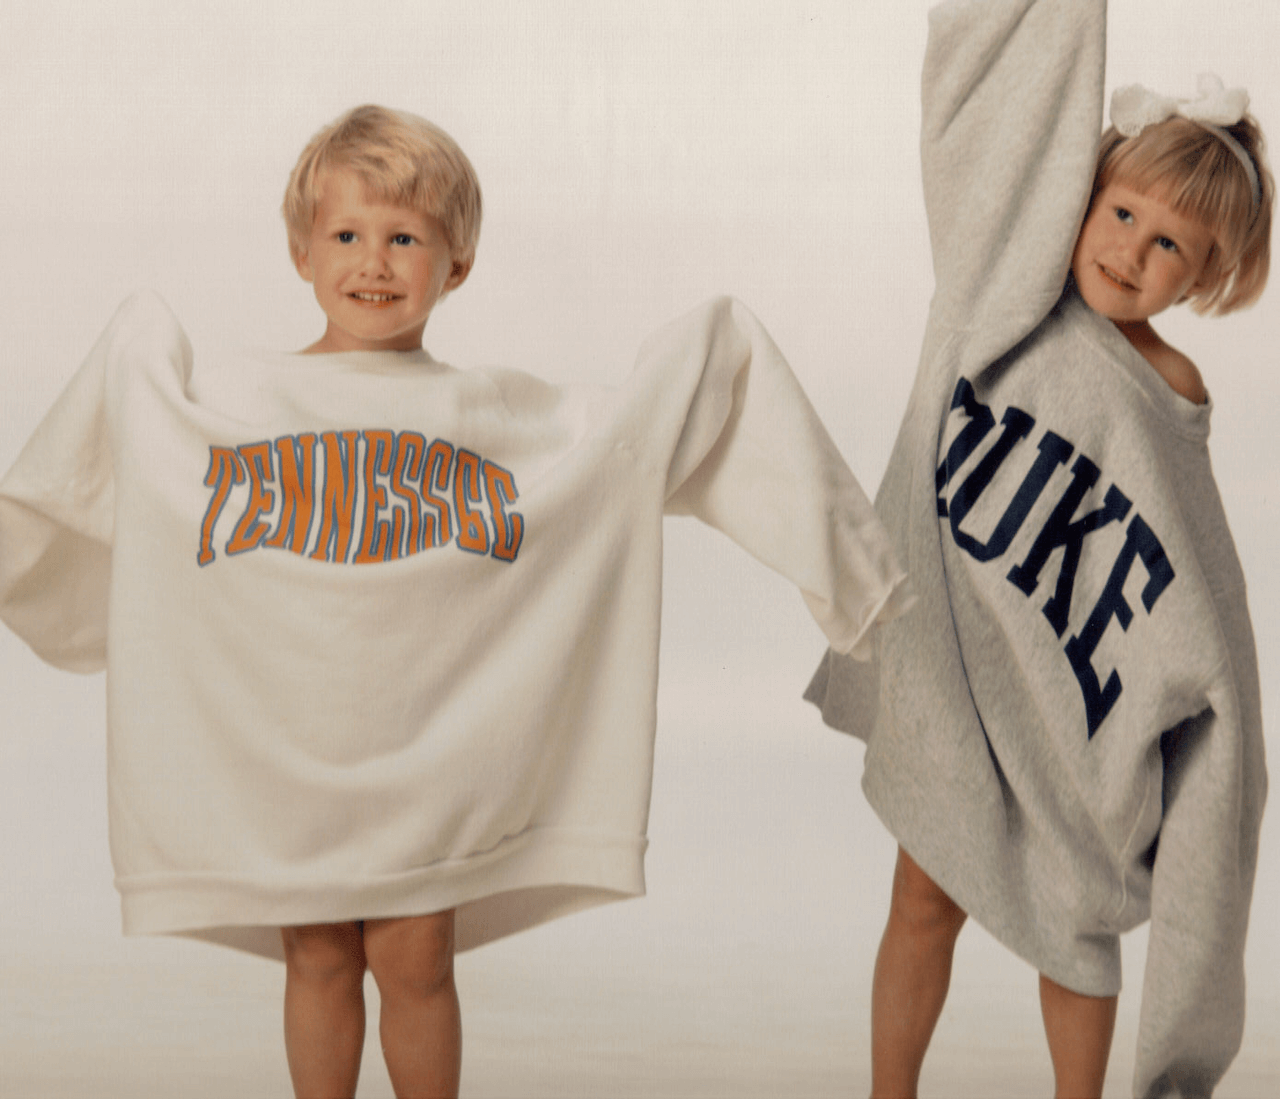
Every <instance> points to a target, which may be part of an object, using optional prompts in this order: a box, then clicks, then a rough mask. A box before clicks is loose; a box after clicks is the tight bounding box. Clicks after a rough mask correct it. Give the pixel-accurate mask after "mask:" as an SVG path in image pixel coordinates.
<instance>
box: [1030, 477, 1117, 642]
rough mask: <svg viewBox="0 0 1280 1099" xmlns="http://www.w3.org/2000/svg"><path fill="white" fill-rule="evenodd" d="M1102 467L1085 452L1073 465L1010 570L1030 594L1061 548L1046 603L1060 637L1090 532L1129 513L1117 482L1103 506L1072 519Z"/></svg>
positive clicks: (1045, 609) (1096, 479)
mask: <svg viewBox="0 0 1280 1099" xmlns="http://www.w3.org/2000/svg"><path fill="white" fill-rule="evenodd" d="M1100 472H1101V471H1100V470H1099V469H1098V467H1097V466H1095V465H1094V464H1093V463H1092V462H1091V461H1089V459H1088V458H1086V457H1085V456H1084V455H1083V454H1081V455H1080V457H1079V458H1077V459H1076V464H1075V465H1074V466H1072V467H1071V473H1072V481H1071V484H1070V485H1068V486H1067V489H1066V491H1065V492H1064V493H1063V494H1062V499H1061V500H1059V501H1058V505H1057V507H1055V508H1054V509H1053V512H1052V514H1051V515H1050V516H1049V518H1048V521H1047V522H1046V523H1045V525H1044V528H1043V529H1042V530H1041V531H1040V533H1039V534H1038V535H1037V536H1036V540H1035V542H1034V543H1032V546H1031V550H1030V552H1029V553H1028V554H1027V559H1026V560H1025V561H1023V562H1022V564H1021V565H1015V566H1014V567H1013V568H1012V569H1011V570H1010V571H1009V580H1010V582H1011V583H1012V584H1013V585H1014V587H1016V588H1017V589H1018V590H1019V591H1021V592H1022V593H1023V594H1024V595H1031V593H1032V592H1034V591H1035V590H1036V585H1037V584H1038V583H1039V582H1040V570H1041V569H1043V568H1044V566H1045V563H1046V562H1047V561H1048V560H1049V555H1050V554H1051V553H1052V552H1053V551H1054V550H1055V549H1058V548H1059V547H1061V548H1062V565H1061V566H1060V568H1059V571H1058V584H1057V588H1056V590H1055V591H1054V594H1053V597H1052V598H1051V599H1050V600H1049V602H1047V603H1046V604H1045V605H1044V616H1045V618H1047V619H1048V620H1049V624H1050V625H1051V626H1052V627H1053V632H1054V633H1055V634H1057V635H1058V636H1059V637H1061V636H1062V635H1063V633H1064V632H1065V631H1066V628H1067V616H1068V615H1069V614H1070V613H1071V593H1072V590H1073V589H1074V588H1075V582H1076V570H1077V569H1078V568H1079V567H1080V551H1081V549H1082V548H1083V546H1084V540H1085V538H1086V537H1088V536H1089V535H1090V534H1093V533H1094V532H1095V531H1098V530H1100V529H1101V528H1103V527H1105V526H1106V525H1107V524H1108V523H1116V522H1119V521H1120V520H1121V519H1123V518H1124V517H1125V516H1126V515H1128V514H1129V508H1130V506H1131V504H1130V501H1129V498H1128V497H1127V496H1125V494H1124V493H1123V492H1121V491H1120V490H1119V489H1118V488H1116V486H1115V485H1112V486H1111V487H1110V488H1108V489H1107V494H1106V497H1105V499H1104V500H1103V503H1102V507H1100V508H1097V509H1096V510H1094V511H1091V512H1089V513H1088V514H1087V515H1083V516H1081V517H1080V518H1079V519H1077V520H1075V521H1074V522H1073V521H1072V519H1071V517H1072V516H1073V515H1074V514H1075V512H1076V508H1077V507H1079V506H1080V501H1081V500H1083V499H1084V496H1085V493H1087V492H1088V491H1089V490H1090V489H1091V488H1092V487H1093V486H1094V485H1095V484H1097V481H1098V476H1099V474H1100Z"/></svg>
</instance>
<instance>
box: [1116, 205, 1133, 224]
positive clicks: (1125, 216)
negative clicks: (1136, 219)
mask: <svg viewBox="0 0 1280 1099" xmlns="http://www.w3.org/2000/svg"><path fill="white" fill-rule="evenodd" d="M1116 217H1118V218H1119V219H1120V220H1121V221H1132V220H1133V215H1132V214H1131V213H1129V211H1128V210H1126V209H1125V208H1124V207H1123V206H1117V207H1116Z"/></svg>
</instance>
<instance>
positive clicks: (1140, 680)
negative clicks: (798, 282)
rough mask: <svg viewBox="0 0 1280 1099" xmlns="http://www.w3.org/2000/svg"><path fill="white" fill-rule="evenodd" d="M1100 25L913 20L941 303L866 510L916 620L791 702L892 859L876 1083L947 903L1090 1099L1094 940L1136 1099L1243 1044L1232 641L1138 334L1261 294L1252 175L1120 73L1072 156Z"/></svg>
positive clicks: (1240, 800)
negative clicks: (1030, 997) (1143, 935)
mask: <svg viewBox="0 0 1280 1099" xmlns="http://www.w3.org/2000/svg"><path fill="white" fill-rule="evenodd" d="M1105 22H1106V11H1105V2H1104V0H1089V2H1083V0H990V2H986V3H974V2H972V0H968V2H963V3H948V4H944V5H942V6H941V7H939V8H937V9H935V11H934V12H933V13H932V16H931V23H930V43H929V48H928V52H927V55H926V59H925V78H924V115H923V139H922V149H923V169H924V185H925V198H926V205H927V207H928V212H929V220H930V229H931V237H932V244H933V253H934V266H935V273H936V276H937V292H936V295H935V297H934V300H933V303H932V307H931V313H930V320H929V325H928V329H927V332H926V335H925V341H924V350H923V355H922V360H921V365H920V369H919V374H918V377H917V380H916V383H915V387H914V391H913V394H912V397H911V401H910V404H909V406H908V409H907V413H906V417H905V419H904V422H903V425H902V428H901V431H900V433H899V436H898V440H897V443H896V445H895V449H894V452H893V455H892V458H891V461H890V466H889V470H888V472H887V474H886V476H885V479H884V482H883V484H882V486H881V490H880V494H879V498H878V501H877V506H878V508H879V510H880V513H881V515H882V516H883V517H885V519H886V522H887V524H888V526H889V527H890V530H891V533H892V534H893V535H894V537H895V539H896V542H897V545H898V547H899V550H900V551H901V552H902V553H903V554H904V556H905V559H906V563H907V567H908V570H909V571H910V573H911V574H912V576H913V582H914V584H915V586H916V588H917V590H918V591H919V593H920V594H921V605H920V607H919V608H918V609H917V611H916V612H915V613H914V614H911V615H908V616H907V617H906V618H904V619H902V620H901V621H900V622H898V623H896V624H894V625H893V626H890V627H889V628H888V629H887V630H886V631H885V632H884V634H883V635H882V637H881V638H880V639H879V642H878V657H879V659H878V662H877V665H876V669H877V672H878V675H877V674H873V673H868V672H867V671H865V670H864V671H858V670H855V668H854V667H853V666H852V665H850V664H848V663H847V662H845V661H843V660H842V659H839V658H837V657H835V656H834V655H833V654H828V657H827V658H826V660H825V661H824V663H823V665H822V666H821V667H820V668H819V671H818V674H817V675H816V676H815V679H814V682H813V683H812V685H811V687H810V691H809V695H808V697H809V698H810V699H811V700H813V701H815V702H817V703H818V704H819V705H821V706H822V708H823V713H824V717H825V718H826V720H827V721H828V722H830V723H831V724H833V725H836V726H837V727H839V728H843V729H846V730H848V731H851V732H854V733H856V734H857V735H859V736H861V737H863V738H864V739H866V740H867V742H868V749H867V756H866V772H865V776H864V779H863V787H864V790H865V792H866V794H867V797H868V799H869V800H870V802H871V804H872V806H873V807H874V808H875V809H876V811H877V813H879V815H880V816H881V818H882V819H883V820H884V822H885V824H886V825H887V826H888V827H889V829H890V831H891V832H892V833H893V834H894V836H895V837H896V838H897V839H898V841H899V844H900V848H899V857H898V865H897V869H896V873H895V877H894V887H893V896H892V901H891V906H890V914H889V920H888V925H887V928H886V930H885V934H884V938H883V941H882V943H881V949H880V954H879V956H878V959H877V967H876V974H875V984H874V989H873V998H872V1092H873V1095H882V1096H888V1095H894V1096H903V1095H914V1094H915V1090H916V1087H917V1080H918V1077H919V1072H920V1067H921V1063H922V1061H923V1058H924V1054H925V1050H926V1047H927V1045H928V1043H929V1040H930V1037H931V1035H932V1032H933V1028H934V1025H935V1023H936V1022H937V1019H938V1016H939V1013H940V1012H941V1009H942V1005H943V1001H944V999H945V996H946V992H947V985H948V980H949V976H950V967H951V958H952V950H953V947H954V944H955V941H956V936H957V935H958V933H959V931H960V928H961V926H962V925H963V923H964V922H965V919H966V916H967V915H969V914H972V915H973V916H974V917H975V918H976V919H977V920H978V921H979V922H980V923H981V924H983V926H985V927H986V928H987V929H988V930H990V931H991V932H992V933H993V934H994V935H995V936H996V937H997V938H998V939H999V940H1000V941H1002V942H1003V943H1004V944H1005V945H1007V946H1008V947H1009V948H1010V949H1012V950H1014V951H1015V952H1016V953H1018V954H1020V955H1021V956H1022V957H1024V958H1026V959H1027V960H1028V961H1030V962H1031V963H1032V964H1033V965H1034V966H1035V967H1036V968H1037V969H1038V970H1039V971H1040V974H1041V979H1040V984H1041V1003H1042V1008H1043V1014H1044V1021H1045V1029H1046V1033H1047V1036H1048V1040H1049V1048H1050V1054H1051V1057H1052V1060H1053V1065H1054V1073H1055V1078H1056V1086H1057V1092H1058V1095H1059V1096H1065V1095H1072V1096H1082V1095H1097V1094H1100V1092H1101V1089H1102V1084H1103V1078H1104V1075H1105V1069H1106V1061H1107V1057H1108V1053H1109V1048H1110V1043H1111V1034H1112V1026H1113V1023H1114V1018H1115V1005H1116V994H1117V992H1118V990H1119V987H1120V958H1119V934H1120V933H1121V932H1123V931H1125V930H1127V929H1129V928H1132V927H1133V926H1135V925H1136V924H1138V923H1140V922H1141V921H1143V920H1145V919H1147V918H1150V919H1151V924H1152V927H1151V938H1150V948H1149V954H1148V963H1147V972H1146V988H1145V991H1144V996H1143V1005H1142V1016H1141V1022H1140V1033H1139V1049H1138V1056H1137V1066H1136V1077H1135V1082H1134V1089H1135V1094H1138V1095H1142V1096H1148V1095H1150V1096H1155V1095H1207V1094H1209V1093H1210V1092H1211V1091H1212V1089H1213V1087H1214V1086H1215V1084H1216V1082H1217V1081H1218V1080H1219V1079H1220V1078H1221V1076H1222V1074H1223V1072H1224V1071H1225V1070H1226V1068H1227V1066H1228V1065H1229V1063H1230V1062H1231V1059H1232V1057H1233V1056H1234V1054H1235V1052H1236V1050H1237V1049H1238V1047H1239V1042H1240V1035H1241V1030H1242V1026H1243V1013H1244V983H1243V981H1244V978H1243V950H1244V939H1245V928H1246V924H1247V919H1248V910H1249V901H1250V895H1251V891H1252V885H1253V874H1254V866H1255V859H1256V850H1257V837H1258V828H1259V819H1260V816H1261V812H1262V805H1263V800H1264V797H1265V786H1266V779H1265V768H1264V761H1263V741H1262V730H1261V717H1260V703H1259V697H1258V681H1257V669H1256V660H1255V654H1254V645H1253V636H1252V632H1251V628H1250V624H1249V616H1248V610H1247V606H1246V600H1245V588H1244V580H1243V577H1242V575H1241V571H1240V565H1239V562H1238V561H1237V558H1236V555H1235V551H1234V548H1233V545H1232V542H1231V538H1230V535H1229V532H1228V530H1227V524H1226V519H1225V516H1224V514H1223V510H1222V504H1221V501H1220V499H1219V496H1218V492H1217V489H1216V486H1215V484H1214V481H1213V476H1212V471H1211V469H1210V464H1209V456H1208V451H1207V449H1206V440H1207V436H1208V430H1209V415H1210V411H1211V406H1210V404H1209V402H1208V396H1207V393H1206V390H1205V387H1204V383H1203V381H1202V380H1201V377H1200V374H1199V371H1198V370H1197V368H1196V366H1195V365H1194V364H1193V363H1192V362H1191V361H1190V360H1189V359H1188V358H1187V357H1186V356H1185V355H1182V354H1181V353H1180V352H1178V351H1177V350H1175V349H1174V348H1172V347H1170V346H1169V345H1168V344H1166V343H1165V342H1164V341H1163V340H1162V339H1161V338H1160V337H1159V336H1158V335H1157V334H1156V332H1155V330H1154V329H1153V328H1152V326H1151V323H1150V320H1151V318H1152V317H1153V316H1155V315H1156V314H1158V313H1160V312H1161V311H1162V310H1164V309H1165V308H1167V307H1168V306H1170V305H1173V304H1175V303H1177V302H1180V301H1183V300H1190V301H1191V302H1192V304H1193V306H1194V307H1195V308H1197V309H1198V310H1200V311H1202V312H1218V313H1225V312H1228V311H1230V310H1232V309H1236V308H1239V307H1241V306H1244V305H1248V304H1249V303H1251V302H1252V301H1254V300H1255V299H1256V298H1257V297H1258V295H1259V294H1260V293H1261V291H1262V288H1263V285H1264V283H1265V280H1266V275H1267V267H1268V249H1269V237H1270V225H1271V206H1272V201H1273V185H1272V181H1271V177H1270V174H1269V172H1268V170H1267V167H1266V164H1265V161H1264V158H1263V151H1262V140H1261V136H1260V134H1259V131H1258V128H1257V126H1256V124H1255V123H1254V122H1253V120H1252V119H1250V118H1249V117H1248V116H1247V115H1246V114H1245V113H1244V111H1245V107H1246V105H1247V97H1246V96H1245V95H1244V94H1243V93H1241V92H1225V91H1223V90H1222V89H1221V85H1220V84H1217V83H1215V82H1213V81H1209V82H1207V83H1203V84H1202V88H1201V94H1200V97H1199V98H1198V99H1197V100H1195V101H1193V102H1190V103H1183V102H1180V101H1176V100H1168V99H1163V98H1161V97H1159V96H1156V95H1154V94H1152V93H1149V92H1145V91H1144V90H1142V89H1127V90H1125V91H1123V92H1122V93H1119V94H1118V95H1117V96H1116V98H1115V100H1114V103H1113V119H1114V122H1115V126H1114V128H1113V129H1111V130H1109V131H1108V132H1107V134H1106V135H1104V138H1103V141H1102V144H1101V148H1100V150H1099V146H1098V141H1097V133H1098V128H1099V127H1098V118H1099V115H1100V113H1101V85H1102V74H1103V61H1104V56H1103V54H1104V51H1103V42H1104V31H1105ZM1095 154H1096V155H1095ZM1082 225H1083V227H1082ZM877 700H878V705H877V704H876V703H877Z"/></svg>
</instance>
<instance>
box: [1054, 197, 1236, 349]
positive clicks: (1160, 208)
mask: <svg viewBox="0 0 1280 1099" xmlns="http://www.w3.org/2000/svg"><path fill="white" fill-rule="evenodd" d="M1213 243H1214V238H1213V234H1212V233H1210V232H1209V230H1208V229H1206V228H1205V227H1204V226H1203V225H1201V224H1200V223H1199V222H1198V221H1194V220H1192V219H1191V218H1186V217H1183V216H1182V215H1181V214H1179V213H1177V212H1176V211H1175V210H1174V209H1173V207H1171V206H1170V205H1169V204H1168V203H1167V202H1165V201H1164V200H1163V199H1161V198H1158V197H1156V196H1154V195H1148V194H1144V193H1143V192H1141V191H1137V190H1134V189H1133V188H1132V187H1128V186H1126V185H1125V184H1123V183H1120V182H1117V181H1115V180H1113V181H1112V182H1110V183H1108V184H1107V185H1106V186H1105V187H1104V188H1103V189H1102V190H1101V191H1099V192H1098V194H1097V196H1096V197H1095V198H1094V200H1093V205H1092V207H1090V210H1089V216H1088V217H1087V218H1085V222H1084V227H1083V228H1082V229H1081V230H1080V237H1079V239H1078V240H1077V241H1076V247H1075V253H1074V254H1073V256H1072V257H1071V273H1072V274H1073V275H1074V276H1075V280H1076V285H1077V286H1079V288H1080V295H1081V297H1083V298H1084V300H1085V301H1086V302H1087V303H1088V304H1089V306H1090V307H1091V308H1092V309H1094V310H1095V311H1096V312H1098V313H1101V314H1102V315H1103V316H1104V317H1107V318H1108V319H1110V320H1112V321H1115V322H1116V323H1117V324H1125V323H1134V322H1141V321H1145V320H1147V319H1148V318H1150V317H1154V316H1155V315H1156V314H1157V313H1160V312H1163V311H1164V310H1165V309H1167V308H1169V306H1171V305H1174V304H1176V303H1177V302H1179V301H1181V300H1182V299H1183V298H1184V297H1186V295H1187V294H1188V293H1189V292H1191V291H1192V290H1194V289H1195V288H1196V286H1197V285H1198V284H1199V281H1200V279H1201V277H1202V276H1203V274H1204V271H1205V267H1206V264H1207V263H1208V260H1209V256H1210V254H1211V252H1212V250H1213Z"/></svg>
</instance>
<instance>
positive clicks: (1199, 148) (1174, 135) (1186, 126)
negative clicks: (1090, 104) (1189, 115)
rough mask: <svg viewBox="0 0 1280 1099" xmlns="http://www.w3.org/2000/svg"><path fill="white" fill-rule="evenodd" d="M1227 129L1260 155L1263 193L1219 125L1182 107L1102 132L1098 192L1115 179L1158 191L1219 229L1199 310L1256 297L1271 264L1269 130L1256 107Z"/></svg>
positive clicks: (1225, 308)
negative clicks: (1136, 126) (1142, 124)
mask: <svg viewBox="0 0 1280 1099" xmlns="http://www.w3.org/2000/svg"><path fill="white" fill-rule="evenodd" d="M1223 129H1225V130H1226V131H1227V132H1228V133H1229V134H1230V135H1231V136H1232V137H1233V138H1235V140H1236V141H1237V142H1238V143H1239V144H1240V146H1241V148H1242V149H1243V150H1244V151H1245V153H1246V154H1247V155H1248V156H1249V157H1250V159H1251V160H1252V161H1253V165H1254V168H1255V169H1256V171H1257V174H1258V186H1259V190H1260V192H1261V193H1260V197H1259V200H1258V201H1257V202H1255V201H1254V194H1253V183H1252V181H1251V180H1250V179H1249V175H1248V172H1247V171H1246V170H1245V167H1244V165H1243V164H1242V163H1241V162H1240V160H1239V158H1238V157H1237V156H1236V155H1235V154H1234V153H1233V152H1232V151H1231V150H1230V149H1229V148H1228V147H1227V145H1226V144H1225V143H1224V142H1223V140H1222V139H1221V138H1220V137H1218V136H1216V135H1215V134H1214V133H1213V132H1212V131H1210V130H1207V129H1205V128H1204V127H1203V126H1201V125H1199V124H1198V123H1196V122H1192V121H1191V120H1190V119H1186V118H1182V117H1180V116H1177V115H1175V116H1174V117H1172V118H1169V119H1166V120H1165V121H1164V122H1159V123H1156V124H1155V125H1152V126H1147V127H1146V128H1145V129H1144V130H1143V131H1142V132H1141V133H1139V134H1137V135H1136V136H1134V137H1124V136H1123V135H1122V134H1120V133H1119V132H1118V131H1117V130H1116V128H1115V127H1114V126H1113V127H1111V128H1110V129H1109V130H1107V132H1106V133H1104V134H1103V135H1102V144H1101V145H1100V147H1099V149H1098V164H1097V170H1096V171H1095V173H1094V182H1093V197H1092V198H1091V199H1090V205H1092V202H1093V198H1096V197H1097V195H1098V192H1099V191H1101V190H1102V189H1103V188H1104V187H1106V185H1107V184H1108V183H1111V182H1112V181H1113V180H1114V181H1116V182H1120V183H1124V184H1126V185H1128V186H1130V187H1133V188H1134V189H1135V190H1137V191H1141V192H1143V193H1154V194H1156V195H1159V196H1160V197H1161V198H1163V199H1164V200H1165V201H1166V202H1168V203H1169V204H1170V205H1171V206H1172V207H1173V209H1174V210H1175V211H1177V212H1178V213H1179V214H1181V215H1182V216H1183V217H1189V218H1192V219H1194V220H1195V221H1198V222H1200V223H1201V224H1202V225H1203V226H1204V227H1205V228H1206V229H1208V230H1209V231H1210V232H1211V233H1212V234H1213V237H1214V246H1213V251H1212V252H1211V253H1210V256H1209V260H1208V263H1207V265H1206V268H1205V280H1204V286H1203V287H1202V288H1201V289H1200V290H1199V291H1197V292H1196V293H1194V294H1192V295H1191V296H1190V297H1189V299H1188V300H1189V302H1190V304H1191V308H1192V309H1194V310H1195V311H1196V312H1197V313H1210V314H1217V315H1221V314H1224V313H1230V312H1231V311H1232V310H1235V309H1242V308H1244V307H1245V306H1247V305H1252V304H1253V303H1254V302H1255V301H1257V300H1258V297H1259V296H1260V295H1261V294H1262V290H1263V288H1264V287H1265V286H1266V284H1267V272H1268V270H1269V269H1270V266H1271V208H1272V206H1273V204H1274V202H1275V181H1274V180H1273V179H1272V177H1271V172H1270V170H1269V169H1268V167H1267V161H1266V151H1265V147H1264V145H1263V140H1262V130H1261V129H1260V128H1259V126H1258V123H1257V122H1256V121H1255V120H1254V119H1253V118H1252V117H1251V116H1249V115H1247V114H1246V115H1245V116H1244V117H1243V118H1241V120H1240V121H1239V122H1237V123H1235V125H1233V126H1224V127H1223Z"/></svg>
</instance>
